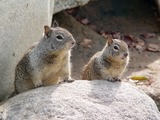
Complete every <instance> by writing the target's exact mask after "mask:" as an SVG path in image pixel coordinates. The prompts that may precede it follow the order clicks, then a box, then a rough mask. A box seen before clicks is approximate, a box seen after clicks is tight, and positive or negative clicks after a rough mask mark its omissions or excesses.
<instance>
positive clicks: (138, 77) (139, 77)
mask: <svg viewBox="0 0 160 120" xmlns="http://www.w3.org/2000/svg"><path fill="white" fill-rule="evenodd" d="M131 79H132V80H148V77H145V76H133V77H131Z"/></svg>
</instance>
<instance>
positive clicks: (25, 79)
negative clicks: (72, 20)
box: [15, 22, 75, 93]
mask: <svg viewBox="0 0 160 120" xmlns="http://www.w3.org/2000/svg"><path fill="white" fill-rule="evenodd" d="M74 44H75V40H74V38H73V36H72V34H71V33H70V32H69V31H68V30H66V29H64V28H61V27H59V26H58V23H56V22H54V27H53V28H50V27H48V26H44V35H43V37H42V38H41V39H40V41H39V42H37V44H35V45H34V46H33V47H31V48H30V49H29V50H28V51H27V53H26V54H25V55H24V56H23V58H22V59H21V60H20V61H19V63H18V64H17V66H16V69H15V89H16V92H17V93H21V92H24V91H27V90H30V89H33V88H35V87H39V86H43V85H44V86H46V85H53V84H57V83H58V82H59V80H65V81H72V79H71V65H70V54H71V53H70V52H71V48H72V47H73V46H74Z"/></svg>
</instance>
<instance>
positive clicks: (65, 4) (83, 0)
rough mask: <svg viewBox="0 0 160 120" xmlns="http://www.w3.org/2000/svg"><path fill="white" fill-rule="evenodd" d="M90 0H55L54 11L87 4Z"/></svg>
mask: <svg viewBox="0 0 160 120" xmlns="http://www.w3.org/2000/svg"><path fill="white" fill-rule="evenodd" d="M88 2H89V0H55V1H54V10H53V11H54V13H57V12H60V11H62V10H65V9H69V8H74V7H77V6H82V5H85V4H87V3H88Z"/></svg>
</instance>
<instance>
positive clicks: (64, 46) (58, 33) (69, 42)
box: [43, 21, 75, 51]
mask: <svg viewBox="0 0 160 120" xmlns="http://www.w3.org/2000/svg"><path fill="white" fill-rule="evenodd" d="M43 42H45V43H46V44H47V47H48V49H50V50H53V51H59V50H65V51H68V50H70V49H71V48H72V47H73V46H74V45H75V40H74V38H73V36H72V34H71V33H70V32H69V31H68V30H66V29H64V28H62V27H59V26H58V23H57V22H56V21H54V27H53V28H51V27H48V26H44V39H43Z"/></svg>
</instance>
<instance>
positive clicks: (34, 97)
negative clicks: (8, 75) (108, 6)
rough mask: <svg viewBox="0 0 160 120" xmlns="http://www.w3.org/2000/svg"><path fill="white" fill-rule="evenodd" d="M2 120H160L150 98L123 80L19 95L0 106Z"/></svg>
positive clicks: (86, 82)
mask: <svg viewBox="0 0 160 120" xmlns="http://www.w3.org/2000/svg"><path fill="white" fill-rule="evenodd" d="M0 114H1V115H0V116H1V119H3V120H55V119H56V120H57V119H58V120H78V119H80V120H82V119H85V120H104V119H107V120H160V113H159V111H158V109H157V107H156V105H155V103H154V101H153V100H152V99H151V98H150V97H149V96H147V95H146V94H145V93H143V92H141V91H140V90H138V89H137V88H136V87H134V86H132V85H130V84H128V83H125V82H122V83H120V82H107V81H100V80H99V81H96V80H95V81H80V80H78V81H75V82H73V83H65V84H60V85H56V86H50V87H41V88H38V89H34V90H31V91H28V92H25V93H22V94H19V95H17V96H15V97H13V98H11V99H9V100H8V101H6V102H5V103H4V104H3V105H2V106H1V107H0Z"/></svg>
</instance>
